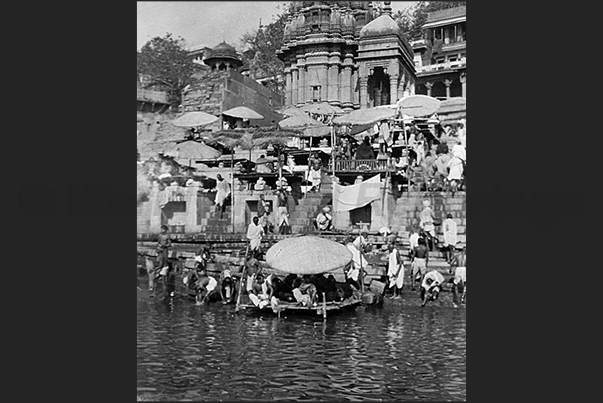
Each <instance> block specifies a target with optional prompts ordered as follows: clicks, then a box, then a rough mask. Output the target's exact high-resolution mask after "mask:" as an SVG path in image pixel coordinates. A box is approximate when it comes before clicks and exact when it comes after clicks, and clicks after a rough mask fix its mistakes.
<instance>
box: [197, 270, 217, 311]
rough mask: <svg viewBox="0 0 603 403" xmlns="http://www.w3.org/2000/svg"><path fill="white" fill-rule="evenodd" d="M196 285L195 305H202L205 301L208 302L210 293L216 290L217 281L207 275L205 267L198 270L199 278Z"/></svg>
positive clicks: (214, 292)
mask: <svg viewBox="0 0 603 403" xmlns="http://www.w3.org/2000/svg"><path fill="white" fill-rule="evenodd" d="M196 286H197V298H196V299H197V303H196V304H195V305H203V304H204V303H205V301H208V302H209V298H210V297H211V295H212V294H216V293H217V292H218V281H217V280H216V279H215V278H213V277H211V276H208V275H207V271H206V270H205V269H201V270H200V271H199V279H198V280H197V283H196Z"/></svg>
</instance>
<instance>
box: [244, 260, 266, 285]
mask: <svg viewBox="0 0 603 403" xmlns="http://www.w3.org/2000/svg"><path fill="white" fill-rule="evenodd" d="M245 271H246V272H247V281H246V286H245V290H247V292H248V293H250V292H251V290H252V289H253V288H252V287H253V282H254V279H255V277H256V276H257V275H258V274H260V273H261V272H262V267H261V266H260V262H259V261H258V260H257V259H256V258H254V257H251V258H249V259H247V262H245Z"/></svg>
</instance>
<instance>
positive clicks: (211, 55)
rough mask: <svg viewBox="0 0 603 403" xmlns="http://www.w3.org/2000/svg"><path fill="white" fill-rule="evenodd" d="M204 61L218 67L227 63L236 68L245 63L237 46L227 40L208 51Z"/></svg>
mask: <svg viewBox="0 0 603 403" xmlns="http://www.w3.org/2000/svg"><path fill="white" fill-rule="evenodd" d="M203 62H204V63H205V64H207V65H208V66H211V67H212V68H216V67H218V66H219V65H220V64H226V65H230V66H231V67H233V68H235V69H236V68H238V67H240V66H241V65H242V64H243V60H241V58H240V57H239V55H238V54H237V51H236V50H235V48H233V47H232V46H230V45H229V44H227V43H226V42H222V43H220V44H219V45H218V46H216V47H214V48H212V49H211V50H210V51H209V52H207V55H206V56H205V57H204V58H203Z"/></svg>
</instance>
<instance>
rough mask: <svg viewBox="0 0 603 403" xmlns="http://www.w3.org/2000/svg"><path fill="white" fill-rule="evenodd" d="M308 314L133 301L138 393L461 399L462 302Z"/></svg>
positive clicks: (239, 397)
mask: <svg viewBox="0 0 603 403" xmlns="http://www.w3.org/2000/svg"><path fill="white" fill-rule="evenodd" d="M388 302H389V301H386V303H385V305H384V306H383V307H382V308H379V307H377V308H367V309H365V308H359V309H357V311H356V312H354V313H344V314H341V315H339V316H333V317H331V318H329V320H328V321H327V322H326V323H325V322H322V321H317V318H314V317H309V318H300V317H294V316H289V317H281V318H280V319H278V318H275V317H254V316H253V315H251V314H249V313H244V314H238V315H235V314H234V309H233V307H230V306H228V307H224V306H221V305H218V304H215V305H210V306H208V307H194V306H190V304H189V303H180V302H175V303H174V304H173V306H166V305H165V304H161V303H139V304H138V315H137V380H138V384H137V393H138V395H139V398H140V399H141V400H142V399H147V400H193V401H200V400H265V399H266V400H296V401H299V400H352V401H356V400H367V399H370V400H379V401H382V400H385V401H388V400H389V401H392V400H445V401H450V400H465V399H466V387H465V382H466V368H465V366H466V352H465V348H466V339H465V323H466V319H465V313H464V310H458V309H457V310H455V309H452V308H448V307H446V306H437V307H436V306H433V307H426V308H423V309H421V308H418V307H414V306H402V305H400V304H394V303H391V304H390V303H388Z"/></svg>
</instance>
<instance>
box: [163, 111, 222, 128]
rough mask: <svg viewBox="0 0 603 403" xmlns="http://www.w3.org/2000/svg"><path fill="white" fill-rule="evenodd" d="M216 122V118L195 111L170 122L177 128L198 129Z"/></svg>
mask: <svg viewBox="0 0 603 403" xmlns="http://www.w3.org/2000/svg"><path fill="white" fill-rule="evenodd" d="M217 120H218V117H216V116H214V115H210V114H209V113H205V112H201V111H196V112H187V113H185V114H184V115H182V116H180V117H179V118H177V119H175V120H173V121H172V124H173V125H174V126H178V127H189V128H190V127H198V126H205V125H208V124H210V123H214V122H215V121H217Z"/></svg>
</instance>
